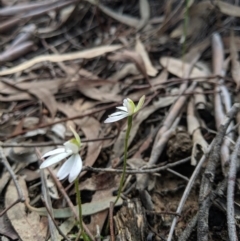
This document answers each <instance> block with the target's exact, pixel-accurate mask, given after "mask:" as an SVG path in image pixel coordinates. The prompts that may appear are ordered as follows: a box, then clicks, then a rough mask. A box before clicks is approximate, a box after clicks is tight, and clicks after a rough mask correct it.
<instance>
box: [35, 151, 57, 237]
mask: <svg viewBox="0 0 240 241" xmlns="http://www.w3.org/2000/svg"><path fill="white" fill-rule="evenodd" d="M35 151H36V155H37V157H38V158H39V160H41V153H40V151H39V150H38V149H37V148H36V149H35ZM40 176H41V183H42V195H43V196H41V198H42V199H44V205H45V206H46V209H47V212H48V226H49V230H50V235H51V239H52V240H56V239H57V236H58V234H57V232H56V229H55V227H54V226H56V224H55V222H53V220H52V219H53V218H52V216H53V215H52V213H53V208H52V202H51V198H50V195H49V192H48V190H47V183H46V177H45V174H44V171H43V170H40Z"/></svg>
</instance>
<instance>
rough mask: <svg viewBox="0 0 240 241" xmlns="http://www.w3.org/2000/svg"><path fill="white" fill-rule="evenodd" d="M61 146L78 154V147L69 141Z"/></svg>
mask: <svg viewBox="0 0 240 241" xmlns="http://www.w3.org/2000/svg"><path fill="white" fill-rule="evenodd" d="M63 145H64V146H65V147H66V150H71V151H72V153H74V154H76V153H78V152H79V147H78V146H77V145H76V144H74V143H72V142H71V141H67V142H65V143H64V144H63Z"/></svg>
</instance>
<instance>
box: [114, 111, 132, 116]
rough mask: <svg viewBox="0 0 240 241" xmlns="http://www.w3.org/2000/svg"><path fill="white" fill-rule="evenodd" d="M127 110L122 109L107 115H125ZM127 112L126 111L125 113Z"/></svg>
mask: <svg viewBox="0 0 240 241" xmlns="http://www.w3.org/2000/svg"><path fill="white" fill-rule="evenodd" d="M126 113H127V112H124V111H117V112H115V113H113V114H111V115H109V117H112V116H117V115H123V114H124V115H125V114H126ZM127 114H128V113H127Z"/></svg>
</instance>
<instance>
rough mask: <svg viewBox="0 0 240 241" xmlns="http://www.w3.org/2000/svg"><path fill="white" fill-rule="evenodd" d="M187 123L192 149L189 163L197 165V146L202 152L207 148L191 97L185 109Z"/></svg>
mask: <svg viewBox="0 0 240 241" xmlns="http://www.w3.org/2000/svg"><path fill="white" fill-rule="evenodd" d="M187 123H188V133H189V134H190V135H192V139H193V149H192V156H191V164H192V165H193V166H196V165H197V160H196V156H197V146H198V145H199V146H200V147H201V149H202V151H203V153H206V152H207V149H208V143H207V142H206V140H205V139H204V137H203V136H202V133H201V130H200V124H199V122H198V119H197V117H196V116H195V114H194V103H193V99H191V100H190V101H189V103H188V109H187Z"/></svg>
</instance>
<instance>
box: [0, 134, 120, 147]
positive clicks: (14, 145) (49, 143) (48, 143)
mask: <svg viewBox="0 0 240 241" xmlns="http://www.w3.org/2000/svg"><path fill="white" fill-rule="evenodd" d="M115 137H116V136H109V137H102V138H96V139H81V142H96V141H104V140H109V139H114V138H115ZM63 144H64V143H63V142H39V143H12V144H11V143H0V147H2V148H7V147H26V148H28V147H44V146H60V145H63Z"/></svg>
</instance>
